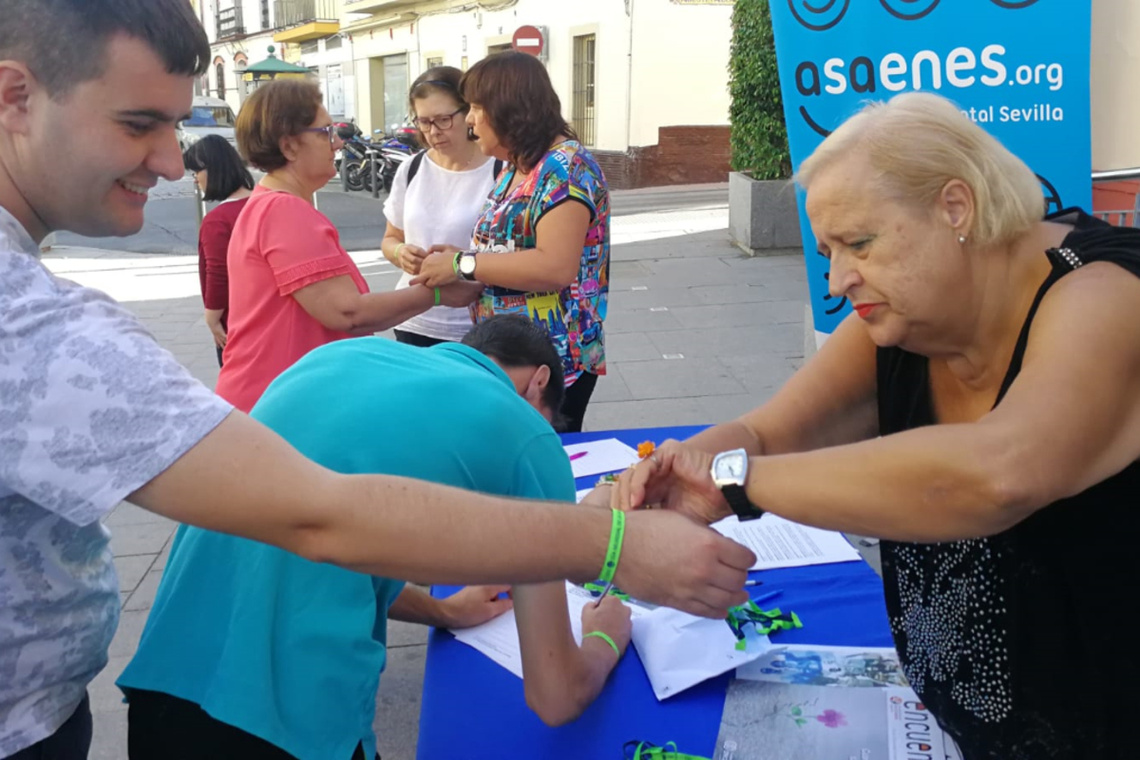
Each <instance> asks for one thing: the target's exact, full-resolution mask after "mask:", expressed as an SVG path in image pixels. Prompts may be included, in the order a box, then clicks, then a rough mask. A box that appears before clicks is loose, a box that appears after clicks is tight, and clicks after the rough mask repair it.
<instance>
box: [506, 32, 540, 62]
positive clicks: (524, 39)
mask: <svg viewBox="0 0 1140 760" xmlns="http://www.w3.org/2000/svg"><path fill="white" fill-rule="evenodd" d="M545 44H546V40H544V39H543V38H542V32H540V31H539V30H538V27H534V26H520V27H519V28H518V29H516V30H515V35H514V37H512V38H511V47H513V48H514V49H515V50H517V51H519V52H520V53H530V54H531V55H533V56H539V55H542V48H543V46H544V45H545Z"/></svg>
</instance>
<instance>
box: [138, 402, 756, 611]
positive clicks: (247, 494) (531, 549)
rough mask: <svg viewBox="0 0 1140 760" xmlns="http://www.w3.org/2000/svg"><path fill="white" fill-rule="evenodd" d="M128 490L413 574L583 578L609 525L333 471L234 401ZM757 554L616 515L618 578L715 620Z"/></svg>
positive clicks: (157, 507)
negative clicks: (198, 436) (619, 521)
mask: <svg viewBox="0 0 1140 760" xmlns="http://www.w3.org/2000/svg"><path fill="white" fill-rule="evenodd" d="M203 483H210V484H211V487H210V488H208V489H207V488H203V487H202V484H203ZM218 494H224V495H225V498H219V497H218ZM129 499H130V501H132V502H134V503H135V504H138V505H139V506H141V507H143V508H145V509H149V510H151V511H153V512H157V513H159V514H163V515H166V516H167V517H170V518H172V519H175V520H178V521H179V522H185V523H189V524H191V525H197V526H200V527H203V528H207V529H210V530H217V531H220V532H223V533H232V534H235V535H239V536H244V537H246V538H252V539H254V540H258V541H264V542H266V543H270V544H274V545H276V546H280V547H282V548H285V549H287V550H289V551H292V552H294V553H296V554H299V555H301V556H303V557H306V558H308V559H311V560H314V561H317V562H331V563H334V564H337V565H341V566H343V567H348V568H351V569H354V570H359V571H361V572H365V573H368V574H370V575H383V576H386V577H390V578H404V579H407V580H414V581H419V582H421V583H452V584H455V583H458V584H470V583H511V582H522V583H534V582H542V581H550V580H558V579H570V580H574V581H578V582H584V581H588V580H593V579H595V578H597V577H598V574H599V572H600V569H601V566H602V560H603V558H604V556H605V552H606V546H607V544H608V542H609V534H610V523H611V514H610V511H609V510H603V509H592V508H581V509H576V508H567V507H566V505H564V504H555V503H551V502H530V501H523V500H516V499H505V498H501V497H494V496H488V495H485V494H478V493H472V492H468V491H462V490H459V489H455V488H449V487H447V486H441V485H436V484H432V483H425V482H422V481H417V480H412V479H409V478H399V477H393V476H385V475H339V474H336V473H333V472H331V471H329V470H327V469H325V468H322V467H320V466H318V465H316V464H314V463H313V462H311V461H309V460H308V459H305V458H304V457H303V456H301V455H300V454H299V453H298V452H297V451H296V450H295V449H293V448H292V447H290V446H289V445H288V444H287V443H286V442H285V441H284V440H283V439H282V438H281V437H279V436H278V435H276V434H275V433H273V432H272V431H270V430H269V429H268V428H266V427H265V426H263V425H261V424H260V423H258V422H256V421H254V420H252V419H250V418H249V417H247V416H246V415H244V414H241V413H240V412H233V413H231V414H230V415H229V417H227V418H226V419H225V420H224V421H223V422H222V423H221V424H220V425H219V426H218V427H217V428H215V429H214V430H213V432H211V433H210V434H209V435H207V436H206V437H205V438H203V439H202V440H201V441H200V442H199V443H198V444H197V445H196V446H194V447H193V448H192V449H190V451H188V452H187V453H186V454H184V455H183V456H182V457H181V458H180V459H178V460H177V461H176V462H175V463H174V464H173V465H171V466H170V467H169V468H167V469H166V470H165V471H164V472H163V473H162V474H160V475H159V476H158V477H156V478H154V479H153V480H151V481H150V482H149V483H147V484H146V485H145V486H143V487H142V488H140V489H138V490H137V491H135V492H134V493H133V494H131V495H130V496H129ZM662 546H668V547H670V551H669V552H662V551H661V547H662ZM508 549H509V550H508ZM754 559H755V558H754V556H753V554H752V552H750V551H749V550H748V549H746V548H744V547H742V546H740V545H739V544H736V543H734V542H732V541H729V540H728V539H725V538H723V537H721V536H718V535H717V534H716V533H715V532H713V531H710V530H708V529H707V528H703V527H700V526H698V525H696V524H694V523H693V522H692V521H691V520H689V519H688V518H685V517H683V516H681V515H677V514H667V513H653V512H642V513H635V514H631V515H629V516H628V518H627V522H626V531H625V543H624V548H623V550H622V557H621V562H620V564H619V565H618V568H617V575H616V576H615V582H616V583H617V585H618V586H620V587H621V588H622V589H623V590H625V591H627V592H629V593H631V594H634V595H636V596H637V597H638V598H640V599H645V600H647V601H652V602H656V603H659V604H667V605H670V606H673V607H677V608H679V609H683V610H686V611H688V612H692V613H693V614H697V615H704V616H707V617H718V616H720V615H722V614H723V613H724V611H725V610H726V609H727V608H728V607H729V606H731V605H734V604H741V603H743V602H744V601H745V600H746V599H747V595H746V594H745V593H744V591H743V586H744V580H745V579H746V578H747V569H748V567H749V566H751V564H752V562H753V561H754Z"/></svg>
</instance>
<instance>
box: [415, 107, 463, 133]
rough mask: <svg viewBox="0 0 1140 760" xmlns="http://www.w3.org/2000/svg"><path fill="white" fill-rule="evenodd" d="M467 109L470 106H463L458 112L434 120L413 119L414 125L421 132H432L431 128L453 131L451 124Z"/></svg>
mask: <svg viewBox="0 0 1140 760" xmlns="http://www.w3.org/2000/svg"><path fill="white" fill-rule="evenodd" d="M467 108H468V106H463V107H462V108H460V109H458V110H455V111H452V112H451V113H448V114H444V115H443V116H437V117H435V118H434V119H425V118H423V117H417V118H415V119H412V123H413V124H415V125H416V126H417V127H419V130H420V131H421V132H430V131H431V128H432V127H433V126H434V127H439V128H440V131H443V130H445V129H451V124H452V122H453V121H454V120H455V117H456V115H458V114H461V113H463V112H464V111H466V110H467Z"/></svg>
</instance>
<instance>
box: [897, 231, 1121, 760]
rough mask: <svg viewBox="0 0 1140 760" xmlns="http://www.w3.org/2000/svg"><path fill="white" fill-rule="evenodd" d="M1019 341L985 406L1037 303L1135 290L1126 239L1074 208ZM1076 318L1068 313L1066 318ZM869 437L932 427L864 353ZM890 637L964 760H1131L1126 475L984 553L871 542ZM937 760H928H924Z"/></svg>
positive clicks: (924, 395)
mask: <svg viewBox="0 0 1140 760" xmlns="http://www.w3.org/2000/svg"><path fill="white" fill-rule="evenodd" d="M1049 218H1050V219H1051V220H1053V221H1058V222H1064V223H1068V224H1073V225H1074V230H1073V232H1071V233H1070V234H1069V235H1068V236H1067V237H1066V238H1065V241H1064V243H1063V244H1062V247H1061V248H1060V249H1053V250H1050V251H1048V252H1047V255H1048V256H1049V258H1050V260H1051V262H1052V264H1053V271H1052V273H1051V274H1050V276H1049V277H1048V279H1047V280H1046V281H1045V283H1044V284H1043V285H1042V286H1041V288H1040V290H1039V291H1038V293H1037V298H1036V300H1035V301H1034V303H1033V308H1032V309H1031V310H1030V312H1029V316H1028V318H1027V319H1026V321H1025V325H1024V326H1023V327H1022V330H1021V334H1020V337H1019V340H1018V342H1017V347H1016V349H1015V351H1014V355H1013V360H1012V362H1011V363H1010V367H1009V370H1008V372H1007V374H1006V377H1005V380H1004V382H1003V384H1002V387H1001V391H1000V393H999V395H998V400H997V403H998V404H1000V403H1001V400H1002V398H1003V397H1004V396H1005V393H1006V391H1007V390H1008V389H1009V386H1010V385H1011V384H1012V382H1013V380H1014V378H1016V377H1017V374H1018V372H1019V371H1020V369H1021V361H1022V357H1023V355H1024V353H1025V346H1026V343H1027V340H1028V336H1029V330H1030V325H1031V324H1032V321H1033V317H1034V316H1035V314H1036V312H1037V307H1038V305H1039V304H1040V302H1041V299H1042V297H1043V296H1044V295H1045V292H1046V291H1047V290H1048V289H1049V287H1051V286H1052V285H1053V283H1055V282H1056V281H1057V280H1059V279H1060V278H1061V277H1063V276H1064V275H1065V274H1067V273H1069V272H1071V271H1073V269H1076V268H1079V267H1080V266H1083V265H1085V264H1088V263H1091V262H1094V261H1111V262H1113V263H1115V264H1118V265H1119V266H1121V267H1123V268H1124V269H1126V270H1128V271H1130V272H1132V273H1133V274H1135V275H1137V276H1140V230H1134V229H1122V228H1116V227H1111V226H1109V225H1108V224H1106V223H1104V222H1102V221H1099V220H1097V219H1094V218H1092V217H1090V216H1088V215H1087V214H1084V213H1083V212H1080V211H1079V210H1076V209H1067V210H1065V211H1062V212H1059V213H1058V214H1055V215H1053V216H1051V217H1049ZM1073 318H1074V319H1080V315H1079V314H1074V315H1073ZM878 383H879V386H878V397H879V425H880V430H881V432H882V434H883V435H887V434H889V433H896V432H899V431H903V430H909V429H912V428H917V427H922V426H925V425H933V424H936V421H935V418H934V412H933V406H932V403H931V398H930V385H929V371H928V364H927V360H926V358H925V357H922V356H918V355H916V354H911V353H907V352H906V351H903V350H901V349H896V348H889V349H880V350H879V352H878ZM882 560H883V583H884V588H885V591H886V601H887V611H888V613H889V615H890V623H891V630H892V632H893V634H894V638H895V644H896V646H897V647H898V651H899V655H900V657H901V660H902V663H903V667H904V670H905V671H906V674H907V677H908V678H909V679H910V681H911V685H912V686H913V687H914V690H915V691H916V692H917V693H918V694H919V695H920V696H921V697H922V700H923V702H924V703H925V704H926V705H927V706H928V707H929V708H930V710H931V712H932V713H933V714H934V715H935V716H936V717H937V718H938V721H939V722H940V723H941V724H942V726H943V728H944V729H945V730H946V731H948V732H949V733H950V734H951V735H952V736H953V737H954V739H955V740H956V741H957V742H958V744H959V747H960V748H961V750H962V753H963V755H964V757H965V758H966V760H978V759H979V758H993V759H994V760H999V759H1000V760H1042V759H1051V760H1060V759H1061V758H1064V759H1065V760H1069V759H1070V758H1088V759H1089V760H1093V759H1094V758H1095V759H1096V760H1109V759H1111V758H1129V759H1132V758H1137V757H1140V743H1138V740H1137V738H1136V734H1137V731H1138V730H1140V726H1138V725H1137V724H1136V723H1134V722H1133V721H1134V720H1135V718H1134V717H1133V715H1134V713H1133V710H1132V708H1131V707H1130V705H1131V704H1133V703H1135V701H1136V700H1137V699H1138V698H1140V636H1138V635H1137V631H1138V630H1140V629H1138V628H1137V627H1136V626H1135V624H1134V620H1135V618H1134V617H1133V615H1135V614H1136V613H1135V612H1134V609H1133V608H1134V605H1135V603H1136V592H1135V584H1136V581H1137V579H1138V578H1140V571H1138V569H1137V568H1138V567H1140V463H1137V462H1134V463H1133V464H1132V465H1130V466H1129V467H1128V468H1126V469H1125V470H1124V471H1123V472H1121V473H1119V474H1118V475H1115V476H1113V477H1111V478H1109V479H1108V480H1105V481H1103V482H1101V483H1099V484H1097V485H1095V486H1093V487H1092V488H1090V489H1088V490H1086V491H1084V492H1082V493H1080V494H1077V495H1076V496H1074V497H1072V498H1068V499H1062V500H1061V501H1058V502H1055V503H1053V504H1050V505H1049V506H1047V507H1045V508H1044V509H1041V510H1039V511H1037V512H1036V513H1034V514H1033V515H1032V516H1031V517H1030V518H1028V519H1027V520H1024V521H1022V522H1021V523H1019V524H1018V525H1016V526H1014V527H1013V528H1010V529H1009V530H1007V531H1005V532H1003V533H1000V534H998V535H995V536H990V537H988V538H980V539H972V540H967V541H952V542H946V543H936V544H913V543H899V542H893V541H892V542H888V541H884V542H883V544H882ZM939 760H941V759H939Z"/></svg>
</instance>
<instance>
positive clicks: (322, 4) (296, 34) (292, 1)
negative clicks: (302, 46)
mask: <svg viewBox="0 0 1140 760" xmlns="http://www.w3.org/2000/svg"><path fill="white" fill-rule="evenodd" d="M336 6H337V3H336V2H335V0H275V10H276V16H275V18H276V20H277V26H278V27H282V30H281V31H280V32H278V33H277V34H275V35H273V39H274V40H275V41H277V42H307V41H309V40H316V39H320V38H321V37H328V36H330V35H333V34H336V33H337V32H339V31H340V22H339V21H338V20H337V7H336Z"/></svg>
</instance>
